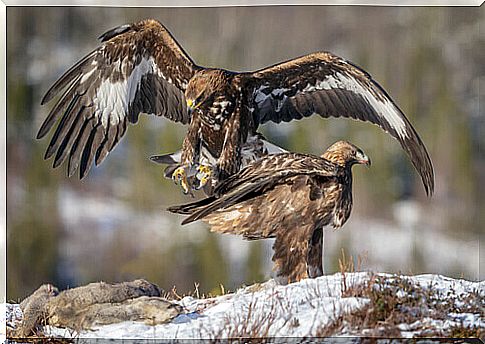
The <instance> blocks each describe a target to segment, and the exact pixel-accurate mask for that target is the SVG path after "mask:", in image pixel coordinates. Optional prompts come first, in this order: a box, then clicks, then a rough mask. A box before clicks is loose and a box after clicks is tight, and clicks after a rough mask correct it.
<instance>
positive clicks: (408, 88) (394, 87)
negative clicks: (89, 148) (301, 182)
mask: <svg viewBox="0 0 485 344" xmlns="http://www.w3.org/2000/svg"><path fill="white" fill-rule="evenodd" d="M143 18H155V19H158V20H160V21H161V22H162V23H164V24H165V25H166V26H167V28H168V29H169V30H170V31H171V32H172V34H173V35H174V36H175V37H176V39H177V40H178V41H179V42H180V44H181V45H182V46H183V47H184V49H185V50H186V51H187V52H188V53H189V54H190V55H191V56H192V58H193V59H194V60H195V61H196V63H199V64H201V65H205V66H217V67H223V68H227V69H231V70H255V69H259V68H262V67H265V66H267V65H270V64H274V63H276V62H279V61H282V60H286V59H290V58H294V57H296V56H300V55H303V54H306V53H310V52H313V51H318V50H328V51H331V52H333V53H335V54H338V55H340V56H343V57H345V58H347V59H349V60H350V61H352V62H354V63H356V64H357V65H360V66H361V67H363V68H364V69H365V70H367V71H368V72H369V73H371V74H372V75H373V76H374V78H375V79H376V80H377V81H378V82H379V83H380V84H381V85H382V86H383V87H384V88H385V89H386V90H387V91H388V93H389V94H390V95H391V96H392V97H393V98H394V99H395V100H396V102H397V103H398V104H399V105H400V107H401V108H402V109H403V111H404V112H405V113H406V115H407V116H408V118H409V119H410V121H411V122H412V123H413V125H414V126H415V128H416V129H417V131H418V132H419V134H420V135H421V138H422V139H423V141H424V142H425V144H426V146H427V148H428V150H429V152H430V155H431V158H432V160H433V163H434V167H435V172H436V192H435V194H434V196H433V197H432V198H431V199H427V198H426V196H425V193H424V188H423V187H422V184H421V181H420V179H419V177H418V175H417V173H416V172H415V170H414V169H413V168H412V166H411V164H410V162H409V161H408V159H407V157H406V156H405V154H404V153H403V151H402V150H401V148H400V146H399V144H398V143H397V142H396V141H394V140H393V139H392V138H390V137H389V136H388V135H387V134H385V133H384V132H382V131H381V130H380V129H379V128H377V127H375V126H372V125H370V124H367V123H360V122H357V121H350V120H344V119H330V120H324V119H321V118H317V117H314V118H311V119H305V120H302V121H297V122H292V123H289V124H282V125H276V124H271V123H270V124H267V125H265V126H263V127H262V131H263V133H264V134H265V135H266V136H267V137H268V138H269V139H270V140H272V141H273V142H275V143H277V144H279V145H281V146H283V147H285V148H287V149H289V150H295V151H301V152H308V153H314V154H320V153H321V152H322V151H323V150H324V149H325V148H326V147H327V146H328V145H330V144H331V143H333V142H334V141H336V140H339V139H348V140H350V141H352V142H353V143H355V144H356V145H358V146H360V147H361V148H363V149H364V151H365V152H366V153H367V154H368V155H369V156H370V157H371V159H372V161H373V164H372V167H371V168H370V169H363V168H355V169H354V176H355V177H354V204H355V206H354V211H353V214H352V216H351V218H350V220H349V222H348V223H347V224H346V225H345V226H344V228H342V229H341V230H339V231H337V232H332V233H330V234H329V235H328V236H327V239H326V243H325V244H326V253H325V254H326V269H327V272H328V273H333V272H336V271H338V258H339V256H340V255H341V249H342V248H343V249H344V250H345V253H346V254H347V255H352V256H353V257H354V259H356V260H357V257H360V258H361V260H362V266H361V269H363V270H373V271H380V272H381V271H382V272H384V271H387V272H403V273H415V274H417V273H426V272H430V273H441V274H445V275H448V276H452V277H464V278H467V279H471V280H477V279H483V278H484V271H483V269H484V268H483V257H482V271H481V272H480V271H479V269H480V255H479V246H480V241H481V243H482V249H483V243H484V240H483V239H484V228H483V224H484V218H485V196H484V195H485V150H484V147H485V135H484V133H485V131H484V128H485V116H484V113H483V107H482V108H480V103H481V104H482V106H483V104H485V102H484V100H485V88H484V87H483V85H484V77H485V63H484V61H485V33H484V32H483V28H484V27H485V25H484V24H485V21H484V19H485V11H484V9H483V8H421V7H419V8H417V7H415V8H392V7H358V6H353V7H340V6H328V7H325V6H320V7H311V6H307V7H233V8H99V7H89V8H88V7H69V8H67V7H66V8H56V7H49V8H28V7H8V8H7V30H8V31H7V72H8V73H7V99H8V104H7V113H8V115H7V245H8V250H7V298H8V300H18V298H21V297H25V296H26V295H27V294H30V293H31V292H32V291H33V290H34V289H36V288H37V287H38V286H39V285H40V284H42V283H46V282H50V283H53V284H55V285H57V286H59V287H61V288H65V287H67V286H70V287H73V286H77V285H80V284H85V283H88V282H91V281H99V280H103V281H108V282H113V281H121V280H127V279H133V278H139V277H140V278H141V277H142V278H146V279H148V280H150V281H152V282H155V283H157V284H159V286H161V287H162V288H164V289H166V290H170V289H171V288H172V287H173V286H176V287H177V290H178V292H179V293H183V292H188V291H191V290H193V289H194V283H198V284H200V286H199V290H200V291H201V292H212V293H218V291H219V290H220V289H219V286H220V284H223V285H224V286H225V288H226V289H230V290H234V289H235V288H236V287H238V286H240V285H241V284H251V283H253V282H255V281H263V280H265V279H268V278H270V276H271V265H272V262H271V254H272V252H271V244H272V243H271V242H270V241H266V242H262V241H261V242H246V241H243V240H242V239H241V238H239V237H231V236H225V235H219V234H213V233H210V232H209V231H208V229H207V227H205V226H204V225H203V224H198V223H197V224H193V225H190V226H186V227H183V228H182V227H181V226H180V222H181V220H182V217H179V216H175V215H171V214H168V213H167V212H166V211H165V208H166V207H167V206H169V205H172V204H175V203H180V202H184V201H188V200H189V199H187V198H186V197H184V196H183V195H182V194H181V192H180V189H179V188H178V187H177V186H175V185H174V184H173V183H172V182H171V181H170V180H166V179H164V178H163V174H162V169H161V168H160V167H159V166H157V165H155V164H153V163H151V162H150V161H149V160H148V159H147V158H148V157H149V156H150V155H152V154H157V153H162V152H169V151H174V150H176V149H178V148H179V147H180V146H181V143H182V139H183V136H184V133H185V128H184V127H183V126H181V125H176V124H173V123H170V122H169V121H168V120H162V119H160V118H150V117H148V116H144V117H143V118H141V120H140V122H139V125H137V126H136V127H131V128H129V130H128V132H127V135H126V136H125V138H124V139H123V140H122V142H121V144H119V145H118V147H117V148H116V149H115V150H114V151H113V152H112V153H111V154H110V155H109V156H108V158H107V159H106V160H105V161H104V163H103V164H102V166H100V167H98V168H93V169H92V170H91V173H90V175H89V176H88V177H87V178H86V179H85V180H83V181H79V180H78V178H77V177H76V178H74V177H73V178H67V177H66V171H65V166H64V165H63V166H62V167H61V168H59V169H56V170H53V169H52V168H51V165H52V161H44V160H43V155H44V152H45V149H46V147H47V144H48V141H49V140H48V139H44V140H41V141H39V140H36V139H35V138H34V137H35V135H36V133H37V130H38V128H39V126H40V124H41V122H42V120H43V119H44V118H45V116H46V115H47V113H48V111H49V108H50V107H51V106H52V104H49V105H47V106H40V100H41V98H42V96H43V93H44V92H45V91H46V90H47V89H48V87H49V86H50V85H51V84H52V83H53V82H54V81H55V80H56V79H57V78H58V77H59V76H60V75H61V74H62V73H63V72H64V71H65V70H67V68H69V67H70V66H71V65H73V64H74V63H75V62H77V61H78V60H79V59H80V58H81V57H82V56H84V55H85V54H87V53H88V52H90V51H91V50H92V49H94V48H95V47H96V46H97V45H98V41H97V40H96V37H98V36H99V35H100V34H102V33H103V32H105V31H106V30H108V29H111V28H113V27H116V26H118V25H121V24H124V23H129V22H133V21H138V20H140V19H143ZM480 26H481V27H480ZM480 30H482V31H480ZM480 82H481V84H482V88H481V89H480V87H479V86H480ZM482 256H483V255H482Z"/></svg>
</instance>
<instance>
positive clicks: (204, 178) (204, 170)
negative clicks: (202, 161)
mask: <svg viewBox="0 0 485 344" xmlns="http://www.w3.org/2000/svg"><path fill="white" fill-rule="evenodd" d="M196 178H197V179H198V180H199V181H200V183H199V185H198V186H197V189H200V188H202V187H204V186H205V185H206V184H207V183H208V182H209V180H211V178H212V167H211V166H207V165H199V166H197V174H196Z"/></svg>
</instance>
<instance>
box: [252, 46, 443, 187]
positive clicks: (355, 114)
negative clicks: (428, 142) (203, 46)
mask: <svg viewBox="0 0 485 344" xmlns="http://www.w3.org/2000/svg"><path fill="white" fill-rule="evenodd" d="M246 75H248V77H249V78H250V80H249V83H250V85H251V86H250V97H251V100H252V101H251V103H252V107H253V108H254V113H253V115H254V116H255V119H256V121H258V122H259V123H265V122H267V121H273V122H276V123H279V122H281V121H284V122H289V121H291V120H294V119H301V118H303V117H308V116H311V115H313V114H318V115H320V116H322V117H348V118H353V119H357V120H361V121H369V122H371V123H374V124H377V125H378V126H380V127H381V128H382V129H384V130H385V131H386V132H388V133H389V134H391V135H392V136H393V137H394V138H396V139H397V140H398V141H399V143H400V144H401V146H402V147H403V149H404V150H405V151H406V153H407V154H408V155H409V157H410V159H411V161H412V163H413V165H414V167H415V168H416V169H417V171H418V172H419V174H420V175H421V179H422V181H423V184H424V187H425V189H426V193H427V194H428V195H430V194H432V193H433V190H434V172H433V166H432V164H431V159H430V158H429V155H428V152H427V151H426V147H425V146H424V144H423V142H422V141H421V139H420V138H419V136H418V134H417V133H416V131H415V130H414V128H413V126H412V125H411V123H410V122H409V121H408V119H407V118H406V116H405V115H404V114H403V112H402V111H401V110H400V109H399V107H398V106H397V105H396V104H395V103H394V102H393V100H392V99H391V98H390V97H389V95H388V94H387V93H386V91H384V89H382V87H381V86H380V85H379V84H378V83H377V82H376V81H374V80H373V79H372V77H371V76H370V75H369V74H368V73H366V72H365V71H363V70H362V69H360V68H359V67H357V66H355V65H353V64H352V63H350V62H348V61H346V60H344V59H342V58H340V57H338V56H335V55H332V54H331V53H327V52H320V53H314V54H310V55H307V56H303V57H300V58H297V59H294V60H290V61H287V62H284V63H281V64H277V65H275V66H272V67H268V68H265V69H262V70H259V71H256V72H254V73H250V74H246Z"/></svg>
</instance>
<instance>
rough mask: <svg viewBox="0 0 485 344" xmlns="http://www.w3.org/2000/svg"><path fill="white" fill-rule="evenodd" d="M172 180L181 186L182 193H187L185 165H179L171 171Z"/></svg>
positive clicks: (187, 184)
mask: <svg viewBox="0 0 485 344" xmlns="http://www.w3.org/2000/svg"><path fill="white" fill-rule="evenodd" d="M172 180H173V181H174V182H175V184H177V185H180V186H181V187H182V190H183V191H184V194H188V193H189V183H188V182H187V174H186V172H185V166H180V167H178V168H177V169H176V170H175V171H173V173H172Z"/></svg>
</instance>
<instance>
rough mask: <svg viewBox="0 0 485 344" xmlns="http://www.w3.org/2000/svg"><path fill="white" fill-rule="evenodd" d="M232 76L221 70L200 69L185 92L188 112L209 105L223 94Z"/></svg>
mask: <svg viewBox="0 0 485 344" xmlns="http://www.w3.org/2000/svg"><path fill="white" fill-rule="evenodd" d="M232 74H233V73H231V72H228V71H225V70H222V69H202V70H200V71H198V72H197V73H195V75H194V76H193V77H192V79H190V81H189V84H188V85H187V89H186V90H185V99H186V101H187V107H188V108H189V111H190V112H192V111H193V110H195V109H197V108H199V107H201V106H204V105H210V104H212V101H213V99H214V97H215V96H217V95H221V94H224V93H225V92H226V91H227V86H228V84H229V83H230V82H231V79H232Z"/></svg>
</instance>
